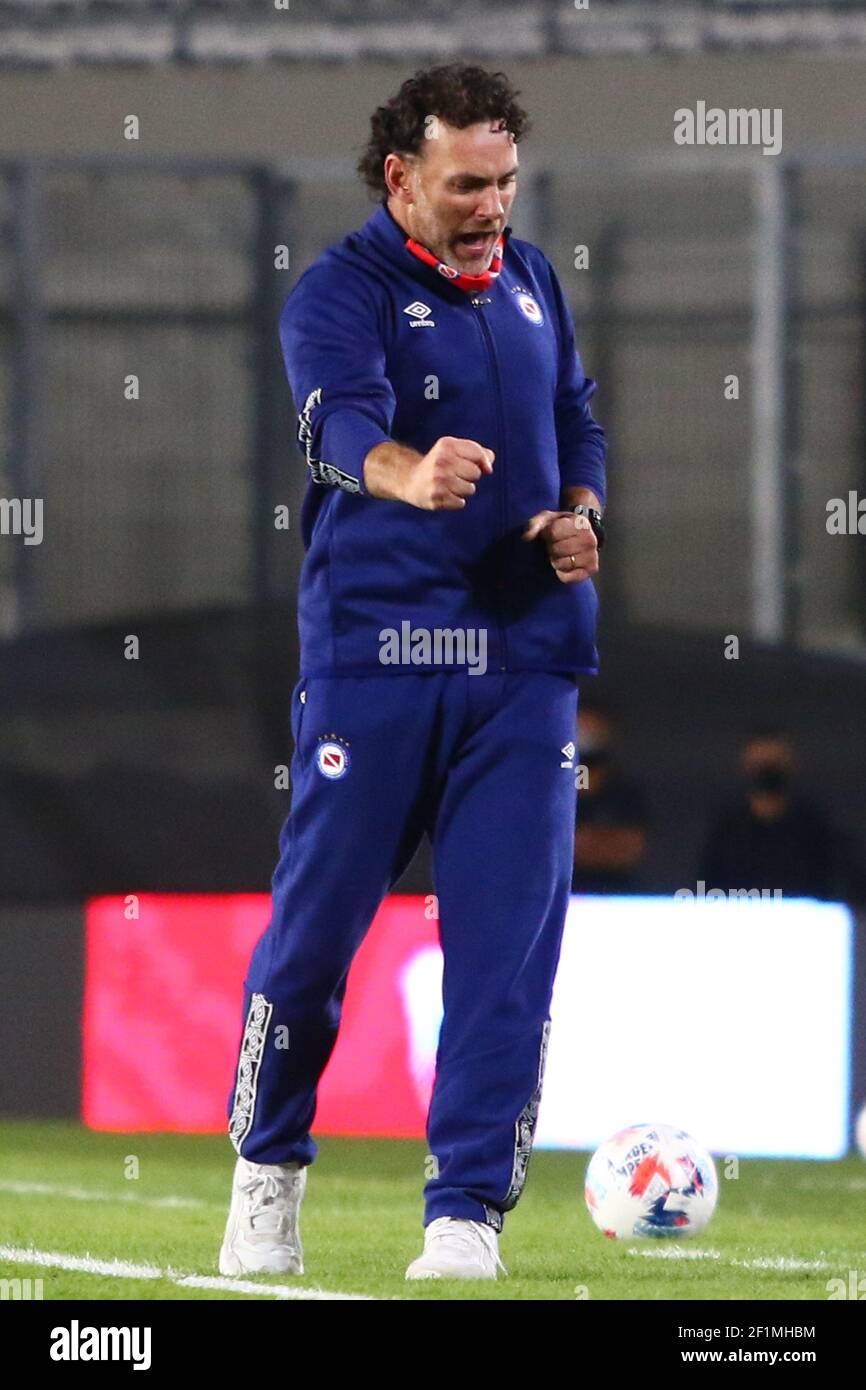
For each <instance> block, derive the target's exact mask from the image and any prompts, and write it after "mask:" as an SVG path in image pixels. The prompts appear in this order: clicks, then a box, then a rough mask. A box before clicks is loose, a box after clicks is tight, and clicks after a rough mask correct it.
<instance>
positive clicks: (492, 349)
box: [470, 295, 508, 671]
mask: <svg viewBox="0 0 866 1390" xmlns="http://www.w3.org/2000/svg"><path fill="white" fill-rule="evenodd" d="M490 302H491V300H490V296H489V295H487V296H484V295H473V296H472V298H471V300H470V303H471V305H472V307H473V309H479V310H480V309H482V308H483V307H484V305H485V304H489V303H490ZM476 323H477V324H478V326H479V328H480V330H481V336H482V338H483V339H484V345H485V347H486V349H487V356H488V359H489V362H490V366H491V370H492V374H493V381H494V385H495V388H496V406H497V415H498V419H499V440H500V443H501V445H502V453H501V455H500V454H497V455H496V466H497V467H499V466H500V460H501V466H502V487H501V489H500V503H501V505H500V515H501V518H502V534H503V536H505V535H506V534H507V526H508V500H507V478H508V471H507V469H506V468H505V459H506V433H505V405H504V402H503V398H502V377H501V375H500V372H499V359H498V358H497V356H496V345H495V343H494V341H493V334H492V333H491V332H490V325H489V324H488V323H487V321H486V319H485V317H484V315H483V313H479V314H478V316H477V318H476ZM496 605H497V608H498V610H499V639H500V642H501V644H502V664H501V665H500V667H499V669H500V671H507V670H508V637H507V636H506V632H505V624H504V622H503V620H502V605H501V600H500V599H499V598H498V597H497V600H496Z"/></svg>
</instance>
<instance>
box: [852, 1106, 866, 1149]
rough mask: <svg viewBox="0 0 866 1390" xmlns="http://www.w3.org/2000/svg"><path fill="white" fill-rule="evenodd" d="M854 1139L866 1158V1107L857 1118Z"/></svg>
mask: <svg viewBox="0 0 866 1390" xmlns="http://www.w3.org/2000/svg"><path fill="white" fill-rule="evenodd" d="M854 1138H855V1139H856V1141H857V1148H858V1149H859V1150H860V1152H861V1154H862V1155H863V1157H864V1158H866V1105H864V1106H863V1109H862V1110H861V1111H860V1114H859V1115H858V1116H857V1123H856V1124H855V1126H854Z"/></svg>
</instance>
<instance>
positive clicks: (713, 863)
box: [699, 729, 863, 900]
mask: <svg viewBox="0 0 866 1390" xmlns="http://www.w3.org/2000/svg"><path fill="white" fill-rule="evenodd" d="M796 768H797V759H796V755H795V753H794V749H793V747H792V745H791V742H790V740H789V738H788V737H787V736H786V735H785V734H784V733H781V732H780V731H779V730H777V729H767V730H761V731H758V732H755V733H754V734H752V735H751V737H750V738H749V739H748V741H747V742H746V743H745V744H744V746H743V748H742V751H741V754H740V769H741V774H742V778H743V785H742V790H741V791H740V793H739V795H738V797H737V798H736V800H735V801H734V802H732V803H731V804H730V805H728V806H727V807H725V808H724V809H723V810H722V811H721V812H720V813H719V815H718V816H717V817H716V820H715V822H714V824H713V826H712V828H711V830H710V833H709V836H708V838H707V841H706V845H705V847H704V854H703V862H702V865H701V869H700V873H699V878H701V879H703V880H704V882H705V884H706V886H707V888H722V889H724V890H726V891H728V890H730V889H732V888H762V889H763V888H767V889H771V890H772V889H779V890H780V891H781V892H782V893H783V895H784V896H785V897H791V898H796V897H804V898H825V899H833V900H836V899H841V900H846V899H848V900H856V899H858V898H861V897H862V886H863V885H862V878H863V875H862V869H860V868H859V867H858V864H857V858H858V856H857V854H856V852H855V850H854V848H853V846H852V843H851V840H850V838H849V837H848V836H846V835H844V834H843V833H842V832H841V831H840V830H838V829H837V828H836V827H835V826H834V825H833V823H832V821H831V820H830V818H829V817H828V816H827V815H826V814H825V812H824V811H823V810H821V808H820V807H819V806H817V805H816V804H815V803H814V802H813V801H812V800H811V799H810V798H808V797H805V796H803V795H802V794H801V793H800V792H799V791H798V790H797V789H796V786H795V784H794V776H795V772H796Z"/></svg>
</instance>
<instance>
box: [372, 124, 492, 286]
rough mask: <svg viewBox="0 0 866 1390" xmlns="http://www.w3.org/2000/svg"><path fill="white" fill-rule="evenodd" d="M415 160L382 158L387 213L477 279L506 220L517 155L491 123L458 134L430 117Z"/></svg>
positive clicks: (458, 131) (450, 261)
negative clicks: (427, 137)
mask: <svg viewBox="0 0 866 1390" xmlns="http://www.w3.org/2000/svg"><path fill="white" fill-rule="evenodd" d="M428 128H429V130H430V135H431V138H430V139H426V140H425V141H424V148H423V151H422V153H421V154H419V155H416V156H413V157H406V158H404V157H402V156H400V155H394V154H392V155H388V158H387V159H386V161H385V177H386V179H387V181H388V187H389V193H390V196H389V199H388V207H389V209H390V211H391V213H392V214H393V216H394V217H395V218H396V219H397V221H398V222H399V223H400V225H401V226H402V227H404V228H405V229H406V230H407V231H408V232H409V234H410V236H412V237H414V238H415V240H416V241H420V242H421V243H422V245H424V246H426V247H428V248H429V250H431V251H432V252H433V253H434V254H435V255H436V256H438V257H439V259H440V260H441V261H445V263H446V264H447V265H450V266H453V267H454V269H455V270H460V271H463V272H464V273H465V274H468V275H480V274H481V273H482V272H483V271H485V270H487V268H488V267H489V265H490V262H491V260H492V259H493V251H494V248H495V245H496V241H497V238H498V237H499V235H500V233H501V232H502V229H503V228H504V226H505V225H506V223H507V221H508V214H509V211H510V208H511V204H512V203H513V202H514V195H515V193H516V191H517V150H516V147H515V144H514V140H513V139H512V137H511V135H510V134H509V133H508V131H502V130H497V129H496V122H495V121H479V122H477V124H475V125H471V126H467V127H466V129H465V130H457V129H456V128H455V127H454V126H449V125H446V124H445V122H444V121H441V120H439V119H438V118H435V117H431V119H430V121H429V122H428Z"/></svg>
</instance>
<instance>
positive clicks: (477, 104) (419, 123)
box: [358, 62, 530, 198]
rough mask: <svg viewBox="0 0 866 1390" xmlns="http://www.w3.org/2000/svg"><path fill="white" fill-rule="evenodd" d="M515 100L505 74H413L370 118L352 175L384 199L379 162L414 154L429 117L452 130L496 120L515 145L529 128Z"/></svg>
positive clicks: (475, 70)
mask: <svg viewBox="0 0 866 1390" xmlns="http://www.w3.org/2000/svg"><path fill="white" fill-rule="evenodd" d="M519 95H520V93H519V92H518V91H516V90H515V89H514V88H513V87H512V86H511V83H510V82H509V81H508V78H507V77H506V76H505V73H503V72H487V70H486V69H485V68H481V67H477V66H474V65H473V64H471V63H464V62H455V63H446V64H443V65H442V66H439V67H435V68H427V69H419V70H418V71H417V72H416V73H415V75H414V77H409V78H407V79H406V81H405V82H404V83H403V85H402V87H401V88H400V90H399V92H398V93H397V95H396V96H395V97H391V99H390V101H387V102H386V103H385V105H384V106H377V108H376V110H375V111H374V112H373V115H372V116H371V117H370V139H369V141H368V143H367V147H366V149H365V150H364V153H363V155H362V156H361V158H360V159H359V160H358V173H359V174H360V175H361V178H362V179H363V180H364V182H365V183H366V185H367V187H368V188H369V189H370V191H371V193H373V194H375V195H376V196H377V197H379V198H385V197H387V193H388V189H387V185H386V183H385V172H384V166H385V156H386V155H389V154H392V153H393V154H418V153H419V152H420V151H421V149H422V148H423V146H424V140H425V133H426V130H427V128H428V126H427V122H428V121H429V119H430V117H431V116H438V118H439V119H440V120H442V121H444V122H445V123H446V124H447V125H452V126H454V127H456V129H458V130H464V129H465V128H466V126H469V125H473V124H475V122H476V121H486V120H493V121H495V120H498V121H499V122H500V129H501V130H508V131H510V132H511V134H512V135H513V137H514V141H515V143H517V141H519V140H520V139H521V137H522V136H524V135H525V134H526V133H527V131H528V130H529V128H530V120H529V117H528V115H527V114H526V112H525V111H524V110H523V108H522V107H521V106H518V104H517V100H516V98H517V97H518V96H519Z"/></svg>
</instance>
